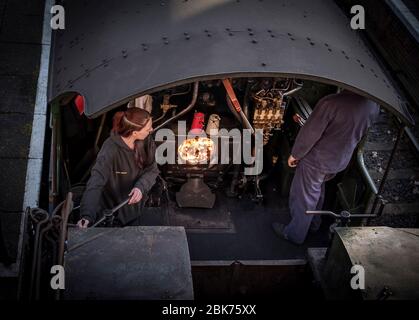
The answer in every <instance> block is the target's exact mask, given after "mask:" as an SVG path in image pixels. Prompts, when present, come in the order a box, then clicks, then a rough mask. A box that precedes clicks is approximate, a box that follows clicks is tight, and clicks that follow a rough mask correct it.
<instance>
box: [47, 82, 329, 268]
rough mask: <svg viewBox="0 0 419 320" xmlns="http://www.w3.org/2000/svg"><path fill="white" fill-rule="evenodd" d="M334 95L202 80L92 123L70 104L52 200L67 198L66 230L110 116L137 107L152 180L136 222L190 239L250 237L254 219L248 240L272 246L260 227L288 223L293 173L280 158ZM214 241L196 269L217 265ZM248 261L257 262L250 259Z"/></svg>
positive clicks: (320, 89)
mask: <svg viewBox="0 0 419 320" xmlns="http://www.w3.org/2000/svg"><path fill="white" fill-rule="evenodd" d="M226 81H227V82H226ZM226 83H227V86H226ZM229 84H230V86H231V87H228V85H229ZM336 90H337V88H336V87H334V86H328V85H324V84H320V83H315V82H310V81H305V82H303V81H301V80H298V79H287V78H256V77H255V78H234V79H227V80H225V79H224V80H223V79H212V80H207V81H200V82H195V83H188V84H183V85H179V86H174V87H170V88H167V89H165V90H161V91H157V92H154V93H151V94H150V95H149V96H146V97H147V98H146V99H144V97H143V98H141V100H139V99H136V100H132V101H131V102H130V104H128V106H127V104H124V105H121V106H120V107H118V108H115V109H113V110H112V111H109V112H108V113H106V114H104V115H102V116H101V117H99V118H96V119H87V118H86V117H85V116H84V115H80V113H79V112H78V111H79V110H78V109H77V101H76V99H77V98H73V99H71V100H70V101H68V103H67V105H64V106H61V107H60V112H61V121H62V123H63V128H62V132H61V133H60V135H61V139H62V147H61V149H62V150H63V152H62V159H63V161H62V164H63V166H62V168H61V169H60V170H59V172H60V179H59V181H61V185H60V186H59V189H60V194H61V197H56V198H55V202H59V201H60V200H62V199H64V196H65V194H66V193H67V192H69V191H72V192H73V194H74V195H75V201H76V204H75V207H76V210H74V212H73V213H72V216H71V219H72V221H71V222H72V223H75V222H76V221H77V219H79V217H80V215H79V214H80V213H79V211H78V210H77V208H78V203H77V202H79V201H80V199H81V195H82V194H83V191H84V186H85V184H86V182H87V180H88V177H89V173H90V170H91V168H92V165H93V164H94V161H95V155H96V154H97V152H98V150H99V147H100V144H101V143H102V142H103V141H104V140H105V139H106V138H107V137H108V136H109V133H110V128H111V125H112V117H113V114H114V113H115V112H117V111H119V110H125V109H126V108H127V107H135V106H137V107H143V108H146V109H147V110H149V111H150V112H151V114H152V116H153V128H154V133H153V135H154V139H155V141H156V145H157V150H156V160H157V163H158V164H159V169H160V176H159V177H158V179H157V180H156V184H155V186H154V187H153V189H152V190H151V191H150V193H149V194H148V195H147V196H146V197H144V200H143V201H144V210H143V212H142V213H141V215H142V218H141V221H142V223H144V224H145V225H171V226H183V227H185V228H186V231H187V232H188V233H189V234H191V235H192V234H197V233H199V234H201V235H202V234H207V235H210V234H214V233H217V234H230V235H231V234H235V233H237V231H238V229H240V228H241V227H239V225H240V224H243V227H245V228H247V227H246V225H248V227H250V228H252V224H253V223H254V222H252V221H253V220H254V219H256V220H258V223H260V224H261V229H258V230H257V231H256V233H255V237H256V238H257V237H258V236H259V235H258V234H257V233H259V232H260V233H261V234H260V236H262V237H263V234H265V235H266V234H267V233H268V234H270V236H269V237H268V238H269V240H268V241H269V242H274V243H275V242H276V243H279V244H280V243H281V241H280V239H278V238H276V237H275V235H274V233H273V232H272V231H271V229H270V226H271V223H272V222H275V221H281V222H283V223H286V222H287V221H289V213H288V193H289V188H290V184H291V180H292V176H293V169H291V168H289V167H288V165H287V159H288V156H289V155H290V152H291V148H292V145H293V143H294V140H295V138H296V135H297V134H298V131H299V129H300V128H301V126H303V125H304V122H305V121H306V119H307V118H308V117H309V115H310V112H311V111H312V107H311V106H313V105H315V104H316V102H317V101H318V100H319V99H321V98H322V97H323V96H325V95H327V94H330V93H334V92H336ZM146 100H147V102H146V103H143V104H141V101H146ZM233 101H234V102H233ZM237 104H238V105H239V107H240V109H239V110H237V108H236V105H237ZM76 127H78V130H76V129H75V128H76ZM81 137H84V138H83V139H81ZM92 146H93V152H92ZM334 192H335V190H332V192H331V194H333V193H334ZM51 198H53V199H54V197H51ZM332 198H333V197H331V199H332ZM332 200H333V199H332ZM330 203H331V205H333V206H334V205H335V203H334V201H331V202H330ZM108 209H111V208H108ZM116 214H117V213H116ZM262 226H263V227H262ZM326 229H327V228H326ZM271 233H272V234H271ZM192 238H194V236H193V235H192V236H191V239H192ZM198 238H199V237H198ZM222 238H223V237H222V236H220V239H222ZM326 238H327V232H324V233H323V236H322V237H317V238H316V240H315V241H319V239H322V240H321V241H320V243H324V242H323V240H325V239H326ZM244 239H245V237H244ZM222 242H223V241H221V240H220V249H215V248H213V250H211V251H213V253H212V254H209V255H208V257H205V254H203V253H204V252H205V251H202V250H200V249H198V248H199V245H198V244H197V246H196V252H197V255H198V256H199V257H200V258H202V259H205V260H212V259H215V258H217V255H218V254H217V253H216V252H217V251H218V252H219V253H221V252H224V253H226V251H225V250H222V249H221V248H222V247H225V244H222ZM244 242H246V241H244ZM192 247H194V246H192ZM246 247H247V244H245V243H243V245H242V246H238V247H237V248H236V249H234V250H238V251H239V252H240V251H241V252H242V253H243V254H244V253H245V251H246V249H245V248H246ZM234 250H233V249H232V250H231V252H230V253H228V254H227V255H226V256H228V257H229V258H230V259H233V260H234V259H236V258H240V253H237V252H235V251H234ZM227 251H228V250H227ZM224 253H221V255H220V256H219V257H222V256H223V255H224ZM271 253H272V252H271ZM271 253H269V254H271ZM236 254H238V255H237V256H235V255H236ZM255 254H256V258H257V255H258V253H257V250H255ZM269 254H268V253H267V254H266V255H267V256H268V255H269ZM243 257H244V258H248V259H251V258H253V257H252V255H249V256H248V255H246V254H244V256H243ZM273 258H274V257H272V259H273ZM276 258H280V255H279V256H276V257H275V259H276Z"/></svg>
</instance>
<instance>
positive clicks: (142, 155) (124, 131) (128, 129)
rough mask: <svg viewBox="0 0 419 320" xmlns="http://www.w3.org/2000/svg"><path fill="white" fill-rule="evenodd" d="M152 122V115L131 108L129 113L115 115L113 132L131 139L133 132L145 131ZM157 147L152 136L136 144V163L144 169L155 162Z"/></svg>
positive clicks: (122, 112)
mask: <svg viewBox="0 0 419 320" xmlns="http://www.w3.org/2000/svg"><path fill="white" fill-rule="evenodd" d="M149 121H152V120H151V115H150V113H148V112H147V111H145V110H143V109H140V108H130V109H128V110H127V111H120V112H117V113H115V115H114V117H113V126H112V131H113V132H115V133H116V134H119V135H120V136H122V137H124V138H126V137H129V136H130V135H131V134H132V133H133V131H140V130H142V129H144V127H145V126H146V125H147V123H148V122H149ZM155 152H156V145H155V143H154V140H153V138H152V137H151V135H148V136H147V138H145V139H144V140H137V141H135V142H134V154H135V162H136V163H137V165H138V166H139V167H140V168H141V169H142V168H145V167H148V166H149V165H151V164H152V163H153V162H154V157H155Z"/></svg>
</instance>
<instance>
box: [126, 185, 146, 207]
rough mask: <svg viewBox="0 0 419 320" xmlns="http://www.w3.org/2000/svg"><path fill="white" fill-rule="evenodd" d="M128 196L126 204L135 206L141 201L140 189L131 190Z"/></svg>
mask: <svg viewBox="0 0 419 320" xmlns="http://www.w3.org/2000/svg"><path fill="white" fill-rule="evenodd" d="M128 196H130V197H131V199H129V202H128V204H135V203H138V202H140V201H141V199H142V198H143V193H142V192H141V190H140V189H138V188H134V189H132V190H131V192H130V193H129V195H128Z"/></svg>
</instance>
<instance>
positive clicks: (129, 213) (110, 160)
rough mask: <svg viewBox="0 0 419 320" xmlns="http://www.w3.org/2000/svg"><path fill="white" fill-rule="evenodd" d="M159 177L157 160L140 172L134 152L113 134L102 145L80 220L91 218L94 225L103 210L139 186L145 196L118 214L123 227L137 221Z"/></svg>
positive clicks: (81, 206) (85, 194)
mask: <svg viewBox="0 0 419 320" xmlns="http://www.w3.org/2000/svg"><path fill="white" fill-rule="evenodd" d="M149 138H150V137H149ZM158 174H159V169H158V167H157V163H156V161H155V160H154V162H153V163H152V164H151V165H149V166H148V167H145V168H143V169H140V168H139V167H138V165H137V164H136V163H135V157H134V151H133V150H131V149H130V148H129V147H128V146H127V145H126V144H125V142H124V141H123V140H122V138H121V136H119V135H117V134H115V133H111V136H110V137H109V138H108V139H106V141H105V142H104V143H103V146H102V148H101V150H100V152H99V154H98V156H97V158H96V162H95V165H94V166H93V168H92V171H91V176H90V179H89V181H88V182H87V186H86V190H85V192H84V194H83V197H82V200H81V204H80V212H81V217H83V218H85V219H88V220H89V221H90V225H92V224H93V222H94V221H96V220H97V219H99V218H100V217H102V214H103V210H104V209H112V208H113V207H115V206H117V205H118V204H119V203H121V202H123V201H124V200H126V199H127V198H128V194H129V193H130V192H131V190H132V189H133V188H134V187H137V188H138V189H140V190H141V192H142V194H143V198H142V199H141V201H140V202H139V203H137V204H133V205H125V206H124V207H122V208H121V209H119V210H118V215H117V220H119V222H120V223H121V224H122V225H125V224H127V223H130V222H132V221H134V220H136V219H137V218H139V215H140V210H141V207H142V206H143V203H144V201H145V199H146V196H147V193H148V192H149V191H150V189H151V188H152V186H153V185H154V183H155V182H156V178H157V176H158Z"/></svg>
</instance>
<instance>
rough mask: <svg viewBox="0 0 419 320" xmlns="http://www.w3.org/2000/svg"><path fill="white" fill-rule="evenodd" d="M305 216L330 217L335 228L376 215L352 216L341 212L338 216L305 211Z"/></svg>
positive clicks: (328, 212) (326, 212) (347, 212)
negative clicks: (335, 225) (353, 220)
mask: <svg viewBox="0 0 419 320" xmlns="http://www.w3.org/2000/svg"><path fill="white" fill-rule="evenodd" d="M306 215H313V216H314V215H316V216H319V215H323V216H331V217H333V218H335V219H336V221H337V226H347V225H348V223H349V222H350V221H351V219H368V218H377V215H376V214H352V213H350V212H349V211H342V212H341V213H340V214H336V213H334V212H332V211H306Z"/></svg>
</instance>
